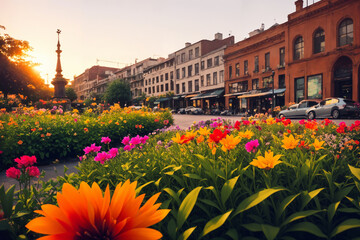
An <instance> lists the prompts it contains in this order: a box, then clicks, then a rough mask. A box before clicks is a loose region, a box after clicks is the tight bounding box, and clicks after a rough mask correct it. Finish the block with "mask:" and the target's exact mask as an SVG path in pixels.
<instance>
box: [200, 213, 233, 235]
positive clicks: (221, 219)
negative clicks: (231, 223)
mask: <svg viewBox="0 0 360 240" xmlns="http://www.w3.org/2000/svg"><path fill="white" fill-rule="evenodd" d="M231 212H232V210H230V211H228V212H226V213H224V214H221V215H219V216H216V217H214V218H212V219H211V220H210V221H208V222H207V223H206V225H205V227H204V229H203V231H202V233H201V234H200V237H203V236H205V235H207V234H208V233H210V232H212V231H214V230H216V229H218V228H219V227H221V226H222V225H223V224H224V223H225V221H226V219H228V217H229V215H230V213H231Z"/></svg>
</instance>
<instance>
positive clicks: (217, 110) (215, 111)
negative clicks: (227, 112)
mask: <svg viewBox="0 0 360 240" xmlns="http://www.w3.org/2000/svg"><path fill="white" fill-rule="evenodd" d="M220 113H221V111H220V109H218V108H214V109H211V112H210V114H211V115H220Z"/></svg>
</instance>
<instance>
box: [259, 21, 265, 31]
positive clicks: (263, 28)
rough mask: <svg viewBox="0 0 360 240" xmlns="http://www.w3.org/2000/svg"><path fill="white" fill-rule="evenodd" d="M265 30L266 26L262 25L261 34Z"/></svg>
mask: <svg viewBox="0 0 360 240" xmlns="http://www.w3.org/2000/svg"><path fill="white" fill-rule="evenodd" d="M264 30H265V24H264V23H262V24H261V27H260V32H263V31H264Z"/></svg>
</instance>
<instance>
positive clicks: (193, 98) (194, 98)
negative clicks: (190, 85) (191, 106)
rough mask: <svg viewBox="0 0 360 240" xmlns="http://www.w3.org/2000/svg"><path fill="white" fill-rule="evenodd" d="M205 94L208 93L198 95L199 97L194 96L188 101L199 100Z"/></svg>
mask: <svg viewBox="0 0 360 240" xmlns="http://www.w3.org/2000/svg"><path fill="white" fill-rule="evenodd" d="M206 94H208V93H200V94H199V95H196V96H195V97H192V98H191V99H190V100H196V99H201V97H203V96H204V95H206Z"/></svg>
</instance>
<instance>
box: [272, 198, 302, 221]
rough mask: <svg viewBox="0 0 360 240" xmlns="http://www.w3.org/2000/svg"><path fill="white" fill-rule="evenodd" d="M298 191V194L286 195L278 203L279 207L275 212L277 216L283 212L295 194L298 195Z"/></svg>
mask: <svg viewBox="0 0 360 240" xmlns="http://www.w3.org/2000/svg"><path fill="white" fill-rule="evenodd" d="M299 195H300V193H298V194H295V195H290V196H288V197H286V198H285V199H284V200H283V201H282V202H281V204H280V206H279V209H278V210H277V214H278V217H280V216H281V214H283V212H284V211H285V209H286V208H287V206H289V204H290V203H291V202H292V201H294V200H295V198H296V197H297V196H299Z"/></svg>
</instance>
